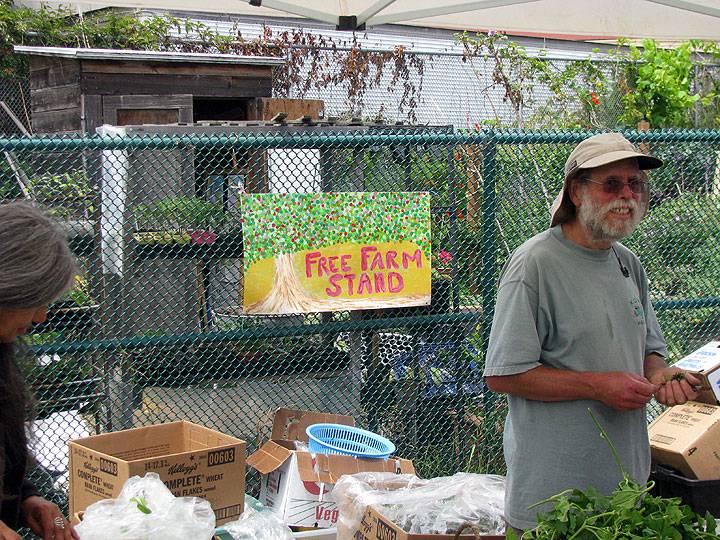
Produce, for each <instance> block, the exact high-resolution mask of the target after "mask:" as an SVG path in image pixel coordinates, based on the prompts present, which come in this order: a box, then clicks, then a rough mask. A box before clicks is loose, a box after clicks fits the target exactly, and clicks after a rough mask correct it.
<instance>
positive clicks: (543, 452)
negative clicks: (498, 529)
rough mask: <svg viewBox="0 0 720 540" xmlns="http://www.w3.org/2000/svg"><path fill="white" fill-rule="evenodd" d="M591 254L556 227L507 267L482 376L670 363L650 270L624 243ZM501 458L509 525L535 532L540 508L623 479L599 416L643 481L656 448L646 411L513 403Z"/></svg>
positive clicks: (593, 404) (585, 403) (595, 404)
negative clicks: (648, 360) (575, 491)
mask: <svg viewBox="0 0 720 540" xmlns="http://www.w3.org/2000/svg"><path fill="white" fill-rule="evenodd" d="M613 247H614V249H615V252H616V253H617V256H618V257H619V259H620V261H621V262H622V267H625V268H627V270H628V271H629V276H628V277H624V276H623V273H622V271H621V264H620V262H618V259H617V258H616V256H615V253H613V250H612V249H607V250H591V249H586V248H583V247H581V246H579V245H577V244H575V243H573V242H571V241H569V240H567V239H566V238H565V236H564V234H563V232H562V229H561V227H560V226H557V227H554V228H552V229H549V230H547V231H545V232H542V233H540V234H538V235H536V236H534V237H533V238H531V239H530V240H528V241H527V242H525V243H524V244H523V245H522V246H520V247H519V248H518V249H517V250H516V252H515V253H513V255H512V257H511V258H510V260H509V261H508V262H507V264H506V265H505V268H504V269H503V272H502V276H501V278H500V285H499V289H498V298H497V304H496V307H495V316H494V319H493V325H492V330H491V332H490V342H489V344H488V351H487V358H486V363H485V375H486V376H492V375H514V374H518V373H524V372H526V371H528V370H531V369H533V368H535V367H538V366H541V365H544V366H548V367H553V368H558V369H567V370H573V371H628V372H633V373H637V374H639V375H643V362H644V358H645V356H646V355H648V354H650V353H653V352H654V353H657V354H659V355H661V356H666V354H667V352H666V346H665V341H664V339H663V337H662V333H661V332H660V328H659V327H658V324H657V319H656V318H655V312H654V310H653V307H652V304H651V303H650V301H649V299H648V285H647V278H646V276H645V271H644V270H643V268H642V266H641V265H640V261H639V260H638V259H637V257H636V256H635V255H634V254H633V253H632V252H631V251H630V250H628V249H627V248H625V247H624V246H622V245H621V244H619V243H615V244H614V245H613ZM508 406H509V411H508V416H507V419H506V422H505V431H504V441H503V442H504V450H505V461H506V463H507V466H508V476H507V488H506V489H507V491H506V497H505V518H506V519H507V521H508V522H509V523H510V524H511V525H512V526H514V527H517V528H521V529H530V528H532V527H534V526H535V525H536V517H537V513H538V512H546V511H547V510H549V509H550V505H547V504H546V505H542V506H540V507H536V508H534V509H532V510H529V509H528V507H529V506H530V505H532V504H534V503H536V502H538V501H541V500H543V499H546V498H548V497H550V496H552V495H555V494H557V493H560V492H561V491H563V490H566V489H572V488H579V489H586V488H588V487H590V486H593V487H594V488H595V489H597V490H598V491H600V492H601V493H605V494H607V493H610V492H611V491H612V490H613V489H614V488H615V487H616V486H617V484H618V482H619V480H620V479H621V474H620V471H619V469H618V467H617V465H616V464H615V461H614V459H613V456H612V452H611V451H610V449H609V447H608V445H607V443H606V442H605V441H603V440H602V439H601V438H600V435H599V433H598V430H597V428H596V426H595V424H594V423H593V421H592V418H591V417H590V414H589V413H588V408H590V409H591V410H592V411H593V414H595V416H596V418H597V419H598V420H599V422H600V423H601V425H602V426H603V428H604V429H605V430H606V431H607V433H608V435H609V436H610V438H611V440H612V441H613V443H614V445H615V447H616V448H617V450H618V453H619V455H620V459H621V461H622V465H623V467H624V468H625V470H626V471H627V472H628V473H629V474H630V476H631V477H632V478H633V479H635V480H636V481H637V482H641V483H642V482H645V481H647V477H648V474H649V471H650V449H649V443H648V437H647V423H646V417H645V409H644V408H643V409H638V410H633V411H623V412H620V411H615V410H613V409H611V408H609V407H607V406H605V405H603V404H602V403H601V402H599V401H593V400H575V401H560V402H543V401H534V400H528V399H524V398H521V397H518V396H513V395H510V396H508Z"/></svg>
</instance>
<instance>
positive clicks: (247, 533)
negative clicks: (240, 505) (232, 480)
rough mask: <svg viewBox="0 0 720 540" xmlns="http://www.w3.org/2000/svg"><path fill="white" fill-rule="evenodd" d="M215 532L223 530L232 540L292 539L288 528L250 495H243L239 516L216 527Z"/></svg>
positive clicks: (222, 536)
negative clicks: (243, 499) (243, 508)
mask: <svg viewBox="0 0 720 540" xmlns="http://www.w3.org/2000/svg"><path fill="white" fill-rule="evenodd" d="M217 532H218V534H220V533H223V532H225V533H227V534H228V535H230V536H231V537H232V539H233V540H293V534H292V531H291V530H290V528H289V527H288V526H287V525H285V524H284V523H283V522H282V520H281V519H280V518H279V517H278V516H277V515H275V513H274V512H273V511H272V510H271V509H269V508H267V507H265V506H263V505H262V503H260V502H259V501H257V500H256V499H254V498H253V497H251V496H250V495H245V510H244V511H243V513H242V515H241V516H240V518H239V519H238V520H236V521H231V522H229V523H225V524H224V525H222V526H220V527H218V529H217ZM220 537H221V538H224V537H225V535H222V534H220Z"/></svg>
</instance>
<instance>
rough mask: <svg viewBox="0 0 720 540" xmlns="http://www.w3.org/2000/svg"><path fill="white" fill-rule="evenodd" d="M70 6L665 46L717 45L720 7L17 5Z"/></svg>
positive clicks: (609, 1) (234, 1)
mask: <svg viewBox="0 0 720 540" xmlns="http://www.w3.org/2000/svg"><path fill="white" fill-rule="evenodd" d="M41 1H42V3H44V4H47V5H51V6H57V5H60V4H63V5H67V6H69V7H70V8H71V9H72V10H73V11H76V10H81V11H90V10H92V9H97V8H99V7H109V6H116V7H134V8H145V9H161V10H177V11H194V12H205V13H223V14H227V15H246V16H254V17H260V18H268V19H272V18H274V17H296V18H300V19H305V20H307V22H308V24H310V23H311V22H316V21H321V22H324V23H330V24H334V25H336V26H338V27H339V28H341V29H350V30H352V29H355V28H358V29H363V28H370V27H373V26H379V25H382V24H402V25H411V26H423V27H429V28H446V29H453V30H470V31H487V30H496V31H501V32H505V33H508V34H513V35H527V36H545V37H554V38H564V39H573V40H588V41H615V40H616V39H617V38H621V37H624V38H629V39H638V38H653V39H656V40H658V41H661V42H680V41H687V40H689V39H702V40H709V41H717V42H720V0H572V1H568V0H475V1H462V0H445V1H443V0H374V1H368V0H213V1H211V2H198V1H197V0H108V1H107V2H103V1H99V2H77V1H68V0H15V3H16V4H20V5H29V6H31V7H37V6H38V5H39V4H40V3H41Z"/></svg>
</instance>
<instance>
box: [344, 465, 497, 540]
mask: <svg viewBox="0 0 720 540" xmlns="http://www.w3.org/2000/svg"><path fill="white" fill-rule="evenodd" d="M333 497H334V498H335V501H336V502H337V504H338V506H339V508H340V516H339V518H338V540H349V539H350V538H352V534H353V532H354V531H355V529H357V527H358V525H359V523H360V521H361V520H362V517H363V514H364V513H365V510H366V508H367V507H368V506H374V507H375V508H377V509H378V510H379V511H380V512H381V513H382V514H383V515H384V516H385V517H387V518H388V519H390V520H391V521H393V523H395V524H397V525H398V526H400V527H401V528H403V529H404V530H405V531H406V532H409V533H418V534H454V533H455V532H456V531H457V529H458V527H459V526H460V524H461V523H463V522H471V523H473V524H475V525H478V527H479V528H480V532H481V533H482V534H487V535H502V534H504V532H505V518H504V510H505V505H504V497H505V478H504V477H502V476H496V475H487V474H472V473H457V474H455V475H453V476H441V477H438V478H430V479H428V480H423V479H420V478H417V477H416V476H414V475H409V474H401V475H398V474H393V473H373V472H366V473H358V474H353V475H345V476H342V477H341V478H340V480H338V482H337V484H335V487H334V489H333Z"/></svg>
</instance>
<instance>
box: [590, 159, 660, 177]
mask: <svg viewBox="0 0 720 540" xmlns="http://www.w3.org/2000/svg"><path fill="white" fill-rule="evenodd" d="M587 172H588V173H589V174H590V176H591V177H592V178H595V179H599V178H645V177H646V174H645V171H643V170H641V169H640V166H639V164H638V160H637V158H627V159H622V160H620V161H614V162H612V163H607V164H606V165H600V166H599V167H595V168H593V169H588V170H587Z"/></svg>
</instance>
